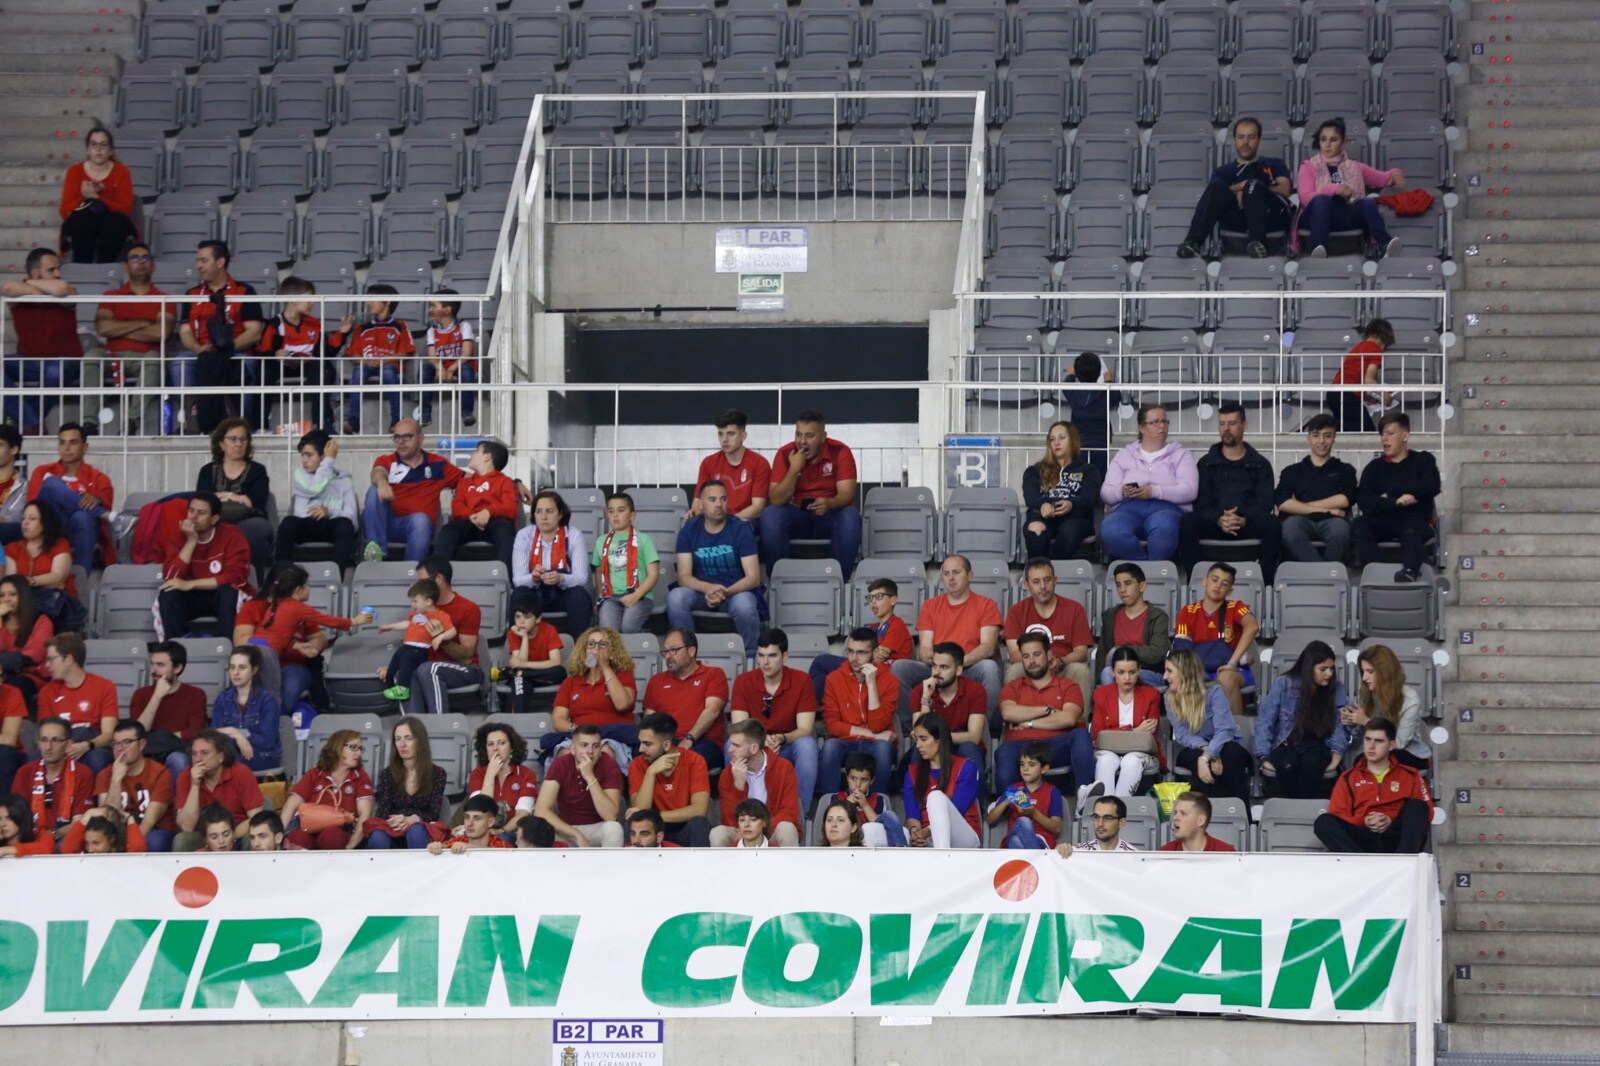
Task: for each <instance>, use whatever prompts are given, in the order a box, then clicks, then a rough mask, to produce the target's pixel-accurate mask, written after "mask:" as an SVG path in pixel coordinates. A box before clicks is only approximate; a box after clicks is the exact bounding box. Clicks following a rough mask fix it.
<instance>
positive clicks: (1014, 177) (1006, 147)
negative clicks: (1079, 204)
mask: <svg viewBox="0 0 1600 1066" xmlns="http://www.w3.org/2000/svg"><path fill="white" fill-rule="evenodd" d="M990 166H991V167H992V168H993V169H995V170H996V171H997V172H998V175H999V180H1000V181H1001V182H1009V181H1026V182H1032V183H1034V184H1040V185H1048V186H1050V187H1051V188H1054V189H1063V188H1065V187H1066V172H1067V146H1066V140H1065V138H1064V137H1063V135H1062V129H1061V127H1060V126H1059V125H1057V124H1054V123H1051V124H1047V125H1033V124H1031V123H1024V124H1020V125H1019V124H1018V123H1015V122H1011V123H1007V125H1006V128H1005V129H1003V130H1001V131H1000V140H999V142H998V144H997V145H996V147H995V149H994V151H993V153H992V154H991V155H990ZM1190 208H1191V210H1192V209H1193V205H1192V204H1191V205H1190Z"/></svg>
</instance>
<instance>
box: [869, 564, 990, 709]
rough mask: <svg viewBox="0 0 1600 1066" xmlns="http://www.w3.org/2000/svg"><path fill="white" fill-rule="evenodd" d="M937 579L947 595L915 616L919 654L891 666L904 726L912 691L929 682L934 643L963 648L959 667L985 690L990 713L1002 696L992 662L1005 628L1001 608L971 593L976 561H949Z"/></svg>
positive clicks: (924, 606)
mask: <svg viewBox="0 0 1600 1066" xmlns="http://www.w3.org/2000/svg"><path fill="white" fill-rule="evenodd" d="M939 578H940V580H942V581H943V582H944V593H943V594H942V595H939V596H934V597H932V598H931V599H929V600H928V601H927V602H926V603H924V604H923V605H922V610H921V611H919V612H918V613H917V653H916V656H915V657H914V658H911V659H901V660H896V661H895V663H894V665H893V667H892V669H893V670H894V676H895V677H896V678H898V679H899V681H900V693H901V704H900V722H901V724H902V725H904V724H905V723H907V722H908V721H909V719H910V715H911V708H910V699H911V691H912V690H913V689H915V688H916V687H917V686H919V685H921V684H922V682H924V681H926V680H927V678H928V673H929V669H930V667H931V665H932V663H933V646H934V645H935V644H943V643H945V642H946V641H948V642H951V643H954V644H959V645H961V650H962V652H963V656H962V660H961V665H962V667H963V668H964V669H965V672H966V675H967V676H968V677H970V678H972V680H974V681H976V682H977V683H978V684H980V685H982V686H983V691H984V693H985V694H986V695H987V697H988V699H987V709H988V710H993V708H994V707H995V705H996V703H997V702H998V701H999V698H1000V665H999V664H998V663H997V662H995V659H994V653H995V650H996V649H997V648H998V647H999V645H1000V630H1001V624H1002V623H1001V618H1000V606H999V604H997V603H995V602H994V601H993V600H991V599H990V598H989V597H987V596H985V595H983V594H982V593H980V592H973V591H972V563H971V562H969V561H968V560H967V557H966V556H964V555H952V556H949V557H948V558H946V559H945V561H944V564H943V565H941V566H940V567H939Z"/></svg>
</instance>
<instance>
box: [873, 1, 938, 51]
mask: <svg viewBox="0 0 1600 1066" xmlns="http://www.w3.org/2000/svg"><path fill="white" fill-rule="evenodd" d="M937 33H938V31H937V29H936V24H935V22H934V18H933V4H932V2H931V0H877V2H875V3H874V4H873V5H872V14H871V15H870V16H869V17H868V19H867V25H866V33H865V38H866V54H867V55H868V56H890V55H892V56H907V57H909V58H912V59H915V60H917V61H918V62H919V63H921V62H924V61H926V60H929V59H932V58H933V54H934V45H935V41H936V38H937Z"/></svg>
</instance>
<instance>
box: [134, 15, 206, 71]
mask: <svg viewBox="0 0 1600 1066" xmlns="http://www.w3.org/2000/svg"><path fill="white" fill-rule="evenodd" d="M188 6H189V5H181V6H180V5H168V4H162V5H160V6H159V7H156V8H154V9H152V10H151V11H149V12H148V13H146V14H145V16H144V18H143V19H141V20H140V21H139V41H138V59H139V62H141V63H147V62H151V61H155V60H170V61H173V62H177V63H182V64H183V65H184V66H186V67H190V68H193V67H197V66H199V65H200V64H201V63H202V62H204V61H205V58H206V54H207V51H208V47H207V46H208V42H209V40H210V37H211V29H210V26H209V25H208V24H207V22H206V15H205V9H204V8H203V7H199V8H198V9H191V10H183V8H184V7H188ZM169 7H171V8H177V10H168V8H169Z"/></svg>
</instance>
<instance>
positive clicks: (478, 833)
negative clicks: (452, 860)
mask: <svg viewBox="0 0 1600 1066" xmlns="http://www.w3.org/2000/svg"><path fill="white" fill-rule="evenodd" d="M461 810H462V815H461V824H460V825H459V826H457V827H456V830H455V832H454V833H452V834H451V836H450V842H449V843H448V844H447V843H445V842H444V841H442V840H435V841H434V842H433V843H431V844H429V845H428V854H429V855H443V854H444V853H445V852H446V851H448V852H450V854H452V855H465V854H466V853H467V852H469V851H475V850H477V849H478V848H491V849H492V848H510V847H511V846H512V845H510V844H508V843H506V840H505V838H504V837H502V836H501V835H500V834H499V833H496V832H495V831H494V820H495V818H497V817H499V814H500V807H499V805H498V804H496V803H495V801H494V800H492V799H490V798H489V797H488V796H468V797H467V801H466V802H465V803H463V804H462V805H461Z"/></svg>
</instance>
